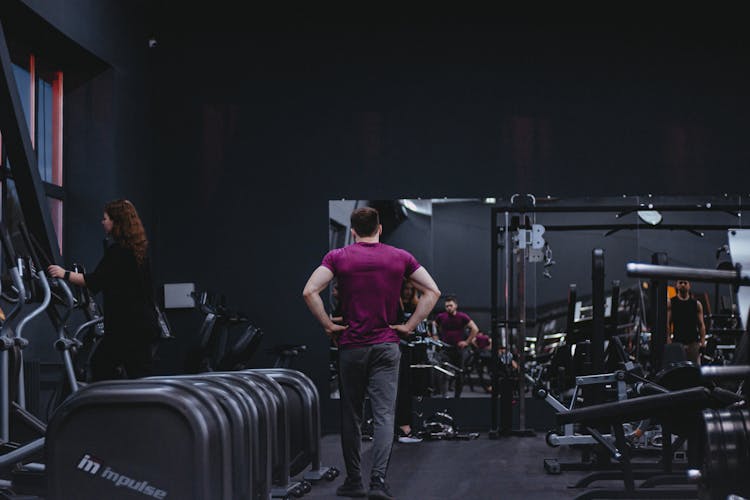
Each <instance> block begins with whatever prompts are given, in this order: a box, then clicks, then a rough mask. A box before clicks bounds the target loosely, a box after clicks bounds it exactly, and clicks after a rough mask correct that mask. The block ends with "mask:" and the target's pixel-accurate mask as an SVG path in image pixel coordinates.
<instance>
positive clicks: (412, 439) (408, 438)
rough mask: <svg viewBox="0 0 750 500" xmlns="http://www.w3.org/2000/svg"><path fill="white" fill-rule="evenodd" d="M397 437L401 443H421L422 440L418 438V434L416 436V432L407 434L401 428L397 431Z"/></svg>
mask: <svg viewBox="0 0 750 500" xmlns="http://www.w3.org/2000/svg"><path fill="white" fill-rule="evenodd" d="M396 436H397V437H398V442H399V443H421V442H422V438H421V437H418V436H417V435H416V434H414V430H413V429H412V430H410V431H409V433H408V434H407V433H406V432H404V431H403V429H401V427H399V428H398V430H396Z"/></svg>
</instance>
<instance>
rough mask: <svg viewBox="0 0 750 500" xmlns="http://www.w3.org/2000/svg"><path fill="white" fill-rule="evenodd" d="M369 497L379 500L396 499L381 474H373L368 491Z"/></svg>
mask: <svg viewBox="0 0 750 500" xmlns="http://www.w3.org/2000/svg"><path fill="white" fill-rule="evenodd" d="M367 498H370V499H373V498H374V499H378V500H394V499H395V498H396V497H394V496H393V495H391V492H390V490H389V489H388V485H387V484H385V479H384V478H382V477H380V476H373V477H372V478H371V479H370V491H368V492H367Z"/></svg>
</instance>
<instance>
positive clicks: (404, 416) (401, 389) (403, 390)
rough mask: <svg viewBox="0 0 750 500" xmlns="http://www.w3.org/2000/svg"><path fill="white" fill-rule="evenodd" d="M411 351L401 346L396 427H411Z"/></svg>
mask: <svg viewBox="0 0 750 500" xmlns="http://www.w3.org/2000/svg"><path fill="white" fill-rule="evenodd" d="M409 365H411V349H409V348H408V347H404V346H403V344H402V345H401V364H400V366H399V368H398V396H397V397H396V425H397V426H398V427H401V426H403V425H409V426H411V421H412V396H411V368H410V367H409Z"/></svg>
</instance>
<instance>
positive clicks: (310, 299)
mask: <svg viewBox="0 0 750 500" xmlns="http://www.w3.org/2000/svg"><path fill="white" fill-rule="evenodd" d="M332 279H333V273H332V272H331V270H330V269H328V268H327V267H325V266H320V267H318V268H317V269H316V270H315V271H313V273H312V275H310V279H308V280H307V284H306V285H305V289H304V290H303V291H302V297H303V298H304V299H305V303H306V304H307V307H308V309H310V312H312V314H313V316H315V319H317V320H318V322H319V323H320V324H321V325H322V326H323V329H324V330H325V332H326V335H328V336H329V337H331V338H332V339H333V340H334V341H336V336H337V335H336V334H337V333H339V332H341V331H343V330H346V329H347V328H348V325H337V324H335V323H334V322H333V321H332V320H331V318H330V317H328V314H326V309H325V305H323V299H321V298H320V292H321V291H322V290H323V289H324V288H325V287H327V286H328V283H330V282H331V280H332Z"/></svg>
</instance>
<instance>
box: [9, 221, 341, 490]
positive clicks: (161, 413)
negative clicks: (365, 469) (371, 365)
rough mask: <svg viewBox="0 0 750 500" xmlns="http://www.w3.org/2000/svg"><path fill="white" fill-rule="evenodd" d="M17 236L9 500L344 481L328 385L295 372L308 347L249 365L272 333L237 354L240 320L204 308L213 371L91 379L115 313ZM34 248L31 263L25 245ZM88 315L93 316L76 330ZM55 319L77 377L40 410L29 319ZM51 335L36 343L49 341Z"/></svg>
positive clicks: (65, 373)
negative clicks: (332, 435)
mask: <svg viewBox="0 0 750 500" xmlns="http://www.w3.org/2000/svg"><path fill="white" fill-rule="evenodd" d="M17 233H18V235H17V236H18V238H16V239H20V240H21V241H20V243H21V244H14V243H15V242H14V238H12V237H11V233H10V232H9V231H8V230H7V229H6V227H5V225H4V224H3V223H2V222H0V242H2V253H3V258H4V264H5V268H6V274H7V276H5V278H6V279H4V280H3V285H4V287H3V290H2V301H3V302H2V303H3V311H4V312H5V313H4V318H3V319H2V323H1V325H0V332H1V333H2V335H0V445H1V446H2V449H1V450H0V498H6V499H19V498H33V497H43V498H59V499H69V498H77V499H83V498H91V499H101V498H120V497H129V496H130V495H133V494H135V495H146V496H150V497H153V498H196V499H199V498H200V499H214V498H215V499H240V498H242V499H247V498H254V499H270V498H292V497H302V496H304V495H305V494H306V493H308V492H310V491H311V490H312V485H313V484H314V483H315V482H317V481H320V480H323V479H326V480H333V479H334V478H335V477H337V476H338V474H339V472H338V470H337V469H335V468H333V467H324V466H322V465H321V460H320V439H321V431H320V403H319V396H318V392H317V389H316V387H315V386H314V384H313V383H312V381H311V380H310V379H309V378H308V377H307V376H305V375H304V374H302V373H301V372H298V371H295V370H292V369H289V368H285V367H283V365H285V364H288V362H289V360H290V359H291V358H293V357H294V356H295V355H296V354H298V352H297V349H298V348H299V346H291V347H294V348H295V349H291V347H290V346H282V347H283V348H282V347H280V348H279V349H281V350H279V352H278V353H277V355H278V357H277V361H276V363H275V364H276V365H277V366H275V367H273V368H264V369H253V370H251V369H246V368H247V367H246V363H247V360H248V358H249V357H251V356H252V353H254V352H255V351H256V350H257V348H258V345H259V342H260V339H261V338H262V332H261V331H260V330H259V329H257V328H255V327H254V326H252V325H250V326H249V327H248V328H247V329H246V330H245V331H244V332H243V334H242V335H240V336H239V338H238V339H236V341H233V342H231V343H230V344H229V346H226V345H225V343H226V342H225V341H226V338H224V336H225V335H227V333H228V332H227V328H228V327H229V326H231V325H232V324H235V323H242V322H241V321H239V319H240V318H235V315H233V314H231V313H230V312H229V311H228V310H226V309H225V308H223V307H219V306H218V305H217V304H215V303H214V304H212V303H210V301H206V300H203V301H201V300H199V301H198V306H199V307H200V308H201V310H202V311H203V312H204V313H205V318H204V321H203V324H202V330H201V331H202V332H203V333H204V334H205V340H206V342H207V344H208V345H210V346H211V348H210V349H207V350H204V351H203V352H204V354H205V353H210V354H211V355H212V356H217V355H218V357H208V358H206V362H207V363H208V365H207V366H204V367H203V368H202V369H201V370H200V371H201V373H191V374H186V375H173V376H162V377H152V378H148V379H140V380H118V381H109V382H97V383H87V380H88V377H87V375H86V371H87V369H88V362H89V360H90V356H91V353H92V352H93V350H94V349H95V346H96V343H97V342H98V339H99V338H100V337H101V335H102V334H103V329H102V328H101V327H102V315H101V314H100V312H99V310H98V307H96V304H95V302H94V301H93V300H92V299H91V297H90V296H89V295H88V294H87V293H86V290H85V289H81V290H71V288H70V287H69V286H68V284H67V283H66V282H64V281H61V280H51V279H48V278H47V276H46V273H45V269H46V265H45V263H44V262H43V260H44V257H42V259H41V260H40V258H39V255H40V253H39V252H38V251H37V250H38V246H37V245H35V243H34V241H33V237H32V236H30V235H29V234H28V231H26V229H25V227H24V225H23V223H21V224H19V227H18V231H17ZM21 247H23V248H24V250H23V252H24V253H25V254H26V255H20V253H19V252H18V251H17V250H16V249H17V248H21ZM74 288H77V287H74ZM79 309H81V310H83V311H84V313H85V317H84V320H83V322H82V323H80V324H79V325H77V326H75V327H74V326H71V325H72V322H71V321H70V317H71V315H72V314H73V313H74V312H75V311H76V310H79ZM44 314H46V315H47V316H49V318H50V319H51V321H52V323H53V325H54V330H55V332H56V336H55V338H51V337H50V338H49V339H48V341H49V342H50V343H53V342H54V347H55V349H56V350H57V351H58V352H59V353H60V356H61V366H62V368H63V370H62V380H61V381H60V383H59V384H58V387H57V388H56V389H55V390H54V393H53V394H52V396H51V397H50V398H49V402H48V403H47V411H46V412H45V411H42V412H41V415H39V414H40V409H39V408H35V404H34V400H35V399H38V398H39V395H38V394H35V393H34V391H30V390H29V384H28V382H29V380H28V379H29V373H31V372H30V371H29V370H28V369H27V370H24V369H23V367H24V365H26V366H27V367H28V363H24V361H23V351H24V348H26V347H28V346H29V341H28V340H27V338H26V334H25V332H26V330H27V326H28V324H29V322H31V321H33V320H35V318H38V317H40V316H43V315H44ZM37 330H39V328H37ZM37 330H35V336H34V340H33V342H35V343H36V342H42V343H43V342H45V341H47V340H45V339H41V338H40V335H39V334H40V332H38V331H37ZM233 340H235V339H233ZM217 342H218V343H219V344H220V346H218V347H217V346H216V343H217ZM204 347H206V346H204ZM290 350H291V351H294V352H287V351H290ZM274 352H275V351H274ZM230 370H231V371H230ZM32 372H33V370H32ZM31 378H34V377H31ZM38 415H39V416H38ZM40 417H46V418H40ZM295 476H299V477H297V478H296V479H295Z"/></svg>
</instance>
